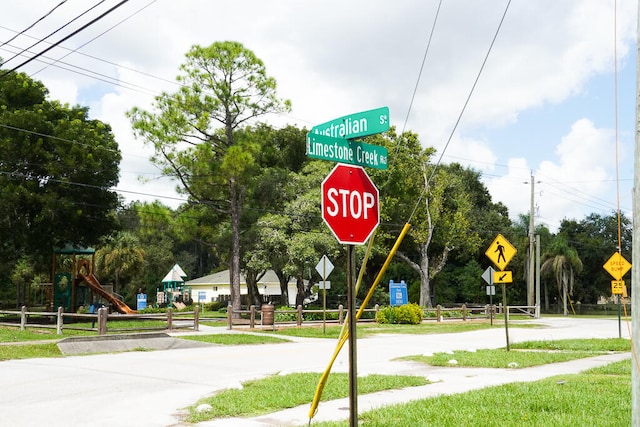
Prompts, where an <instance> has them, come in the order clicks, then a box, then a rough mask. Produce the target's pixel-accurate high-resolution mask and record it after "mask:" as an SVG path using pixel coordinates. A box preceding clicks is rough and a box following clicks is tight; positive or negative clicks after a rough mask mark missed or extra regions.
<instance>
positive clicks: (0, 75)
mask: <svg viewBox="0 0 640 427" xmlns="http://www.w3.org/2000/svg"><path fill="white" fill-rule="evenodd" d="M128 1H129V0H122V1H120V3H118V4H116V5H115V6H113V7H111V8H110V9H108V10H107V11H106V12H103V13H102V14H100V15H99V16H98V17H96V18H94V19H92V20H91V21H89V22H88V23H86V24H85V25H83V26H82V27H80V28H78V29H77V30H75V31H73V32H72V33H71V34H69V35H67V36H65V37H63V38H62V39H61V40H58V41H57V42H55V43H53V44H52V45H51V46H49V47H48V48H46V49H45V50H43V51H42V52H40V53H38V54H36V55H34V56H32V57H31V58H29V59H27V60H26V61H24V62H22V63H20V64H18V65H17V66H15V67H13V68H12V69H11V70H7V71H5V72H3V73H2V74H0V78H3V77H4V76H6V75H8V74H9V73H12V72H14V71H16V70H17V69H19V68H21V67H23V66H25V65H27V64H28V63H30V62H32V61H34V60H35V59H37V58H38V57H40V56H42V55H44V54H45V53H47V52H49V51H50V50H51V49H53V48H55V47H56V46H58V45H59V44H61V43H63V42H65V41H66V40H68V39H70V38H71V37H73V36H75V35H76V34H78V33H80V32H82V31H84V30H85V29H87V28H88V27H90V26H91V25H93V24H95V23H96V22H98V21H100V20H101V19H102V18H104V17H105V16H107V15H109V14H110V13H111V12H113V11H114V10H116V9H118V8H119V7H121V6H122V5H124V4H125V3H127V2H128Z"/></svg>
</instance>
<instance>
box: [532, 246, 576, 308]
mask: <svg viewBox="0 0 640 427" xmlns="http://www.w3.org/2000/svg"><path fill="white" fill-rule="evenodd" d="M541 258H542V266H541V267H540V274H541V275H544V276H552V277H555V279H556V284H557V285H558V293H559V294H560V298H562V303H563V307H564V315H565V316H566V315H567V294H569V295H573V281H574V278H575V275H576V274H577V273H580V272H581V271H582V261H581V260H580V258H579V257H578V252H577V251H576V250H575V249H574V248H572V247H571V246H569V243H568V242H567V240H566V239H565V238H564V237H562V236H556V238H555V239H553V240H552V241H551V244H550V245H549V248H548V249H547V251H546V252H545V253H543V254H542V257H541Z"/></svg>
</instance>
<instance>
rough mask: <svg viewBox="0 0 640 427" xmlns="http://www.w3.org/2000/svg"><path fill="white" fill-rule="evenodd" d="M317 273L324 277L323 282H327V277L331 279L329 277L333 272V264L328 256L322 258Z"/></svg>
mask: <svg viewBox="0 0 640 427" xmlns="http://www.w3.org/2000/svg"><path fill="white" fill-rule="evenodd" d="M316 271H317V272H318V274H319V275H320V277H322V280H325V279H326V278H327V277H329V275H330V274H331V272H332V271H333V264H332V263H331V261H330V260H329V258H327V256H326V255H323V256H322V258H320V262H318V265H316Z"/></svg>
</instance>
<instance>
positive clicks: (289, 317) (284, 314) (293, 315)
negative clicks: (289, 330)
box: [274, 306, 298, 323]
mask: <svg viewBox="0 0 640 427" xmlns="http://www.w3.org/2000/svg"><path fill="white" fill-rule="evenodd" d="M274 320H275V322H276V323H278V322H296V321H297V320H298V312H297V311H296V310H292V309H291V308H289V307H287V306H284V307H277V308H276V309H275V312H274Z"/></svg>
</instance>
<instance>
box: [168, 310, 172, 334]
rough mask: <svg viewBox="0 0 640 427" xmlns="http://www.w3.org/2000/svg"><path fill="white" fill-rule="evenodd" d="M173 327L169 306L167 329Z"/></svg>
mask: <svg viewBox="0 0 640 427" xmlns="http://www.w3.org/2000/svg"><path fill="white" fill-rule="evenodd" d="M172 328H173V308H172V307H169V308H168V309H167V329H168V330H171V329H172Z"/></svg>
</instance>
